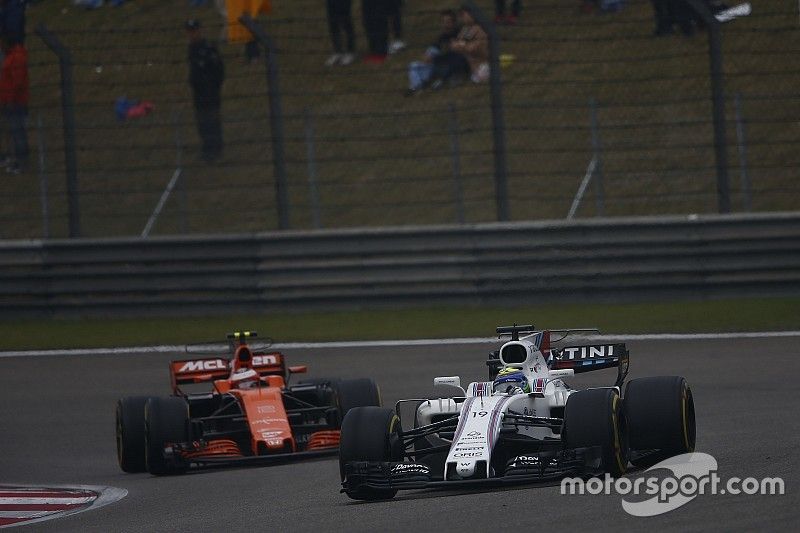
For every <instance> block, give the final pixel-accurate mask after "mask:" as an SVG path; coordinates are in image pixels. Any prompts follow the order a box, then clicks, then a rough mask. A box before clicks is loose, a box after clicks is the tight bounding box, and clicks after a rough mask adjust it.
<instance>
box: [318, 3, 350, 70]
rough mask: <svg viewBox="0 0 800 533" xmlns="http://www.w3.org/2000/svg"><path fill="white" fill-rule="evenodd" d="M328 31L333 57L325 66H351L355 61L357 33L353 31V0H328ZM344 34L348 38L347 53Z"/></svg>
mask: <svg viewBox="0 0 800 533" xmlns="http://www.w3.org/2000/svg"><path fill="white" fill-rule="evenodd" d="M326 2H327V8H328V29H329V31H330V33H331V41H332V43H333V55H331V56H330V57H329V58H328V59H327V61H325V66H327V67H332V66H334V65H349V64H350V63H352V62H353V61H354V60H355V57H356V56H355V52H356V33H355V31H354V30H353V14H352V0H326ZM342 32H344V33H345V36H346V37H347V51H345V48H344V47H343V46H342Z"/></svg>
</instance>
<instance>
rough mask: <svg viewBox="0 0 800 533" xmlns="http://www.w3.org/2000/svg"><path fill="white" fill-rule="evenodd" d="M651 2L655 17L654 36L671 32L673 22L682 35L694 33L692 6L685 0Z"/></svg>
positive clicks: (672, 30) (672, 31)
mask: <svg viewBox="0 0 800 533" xmlns="http://www.w3.org/2000/svg"><path fill="white" fill-rule="evenodd" d="M652 2H653V13H654V15H655V19H656V29H655V31H654V32H653V34H654V35H655V36H656V37H660V36H663V35H671V34H673V33H674V32H675V30H674V28H673V26H674V25H675V24H677V25H678V27H679V28H680V29H681V32H682V33H683V34H684V35H686V36H691V35H694V26H693V25H692V8H691V7H689V5H688V4H687V3H686V0H652Z"/></svg>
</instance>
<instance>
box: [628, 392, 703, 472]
mask: <svg viewBox="0 0 800 533" xmlns="http://www.w3.org/2000/svg"><path fill="white" fill-rule="evenodd" d="M623 403H624V406H625V414H626V416H627V419H628V428H629V431H630V446H631V450H634V451H635V452H637V453H635V454H634V457H633V458H632V461H631V462H632V463H633V464H634V466H637V467H646V466H650V465H653V464H655V463H657V462H658V461H660V460H662V459H665V458H667V457H672V456H673V455H680V454H682V453H690V452H693V451H694V447H695V441H696V438H697V428H696V425H695V415H694V399H693V398H692V390H691V389H690V388H689V385H688V384H687V383H686V379H684V378H682V377H680V376H659V377H649V378H639V379H634V380H631V381H630V382H628V385H627V387H626V388H625V398H624V402H623Z"/></svg>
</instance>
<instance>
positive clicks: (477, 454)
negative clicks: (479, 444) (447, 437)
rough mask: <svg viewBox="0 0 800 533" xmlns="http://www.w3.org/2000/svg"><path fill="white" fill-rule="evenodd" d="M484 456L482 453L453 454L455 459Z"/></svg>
mask: <svg viewBox="0 0 800 533" xmlns="http://www.w3.org/2000/svg"><path fill="white" fill-rule="evenodd" d="M482 455H483V453H481V452H457V453H454V454H453V457H480V456H482Z"/></svg>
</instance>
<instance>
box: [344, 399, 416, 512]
mask: <svg viewBox="0 0 800 533" xmlns="http://www.w3.org/2000/svg"><path fill="white" fill-rule="evenodd" d="M399 432H400V419H399V418H398V417H397V415H396V414H395V412H394V410H393V409H386V408H383V407H375V406H368V407H354V408H352V409H350V411H349V412H348V413H347V416H345V418H344V421H343V422H342V436H341V440H340V441H339V472H340V474H341V477H342V481H344V480H345V465H346V464H347V463H349V462H353V461H369V462H401V461H402V460H403V444H402V441H401V439H400V435H399ZM346 493H347V495H348V496H349V497H350V498H353V499H354V500H369V501H372V500H387V499H390V498H393V497H394V496H395V494H397V489H374V488H370V487H363V486H360V487H355V488H352V489H347V490H346Z"/></svg>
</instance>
